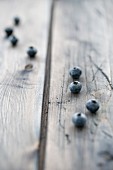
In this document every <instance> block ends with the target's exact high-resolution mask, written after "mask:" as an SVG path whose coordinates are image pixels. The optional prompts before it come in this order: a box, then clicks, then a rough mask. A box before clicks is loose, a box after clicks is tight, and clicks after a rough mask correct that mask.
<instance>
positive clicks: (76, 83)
mask: <svg viewBox="0 0 113 170" xmlns="http://www.w3.org/2000/svg"><path fill="white" fill-rule="evenodd" d="M81 88H82V84H81V83H80V82H79V81H74V82H72V83H71V84H70V85H69V89H70V91H71V92H72V93H79V92H80V91H81Z"/></svg>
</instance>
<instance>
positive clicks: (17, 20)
mask: <svg viewBox="0 0 113 170" xmlns="http://www.w3.org/2000/svg"><path fill="white" fill-rule="evenodd" d="M19 24H20V18H19V17H14V25H15V26H18V25H19Z"/></svg>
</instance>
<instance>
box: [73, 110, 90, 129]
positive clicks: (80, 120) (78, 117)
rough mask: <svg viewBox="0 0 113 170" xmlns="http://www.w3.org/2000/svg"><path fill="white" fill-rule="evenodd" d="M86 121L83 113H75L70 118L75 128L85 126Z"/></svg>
mask: <svg viewBox="0 0 113 170" xmlns="http://www.w3.org/2000/svg"><path fill="white" fill-rule="evenodd" d="M86 121H87V117H86V115H85V114H84V113H75V114H74V115H73V116H72V122H73V123H74V125H75V126H77V127H83V126H85V124H86Z"/></svg>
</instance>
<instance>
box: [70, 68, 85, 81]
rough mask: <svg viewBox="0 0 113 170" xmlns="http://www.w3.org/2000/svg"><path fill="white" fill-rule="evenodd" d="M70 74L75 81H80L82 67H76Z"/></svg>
mask: <svg viewBox="0 0 113 170" xmlns="http://www.w3.org/2000/svg"><path fill="white" fill-rule="evenodd" d="M69 74H70V75H71V77H72V78H73V79H79V77H80V76H81V74H82V70H81V68H80V67H78V66H77V67H74V68H72V69H70V70H69Z"/></svg>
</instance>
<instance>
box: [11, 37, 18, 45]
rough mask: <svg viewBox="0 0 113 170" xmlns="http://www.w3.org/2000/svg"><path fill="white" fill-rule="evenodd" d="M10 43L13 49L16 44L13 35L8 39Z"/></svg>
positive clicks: (16, 40)
mask: <svg viewBox="0 0 113 170" xmlns="http://www.w3.org/2000/svg"><path fill="white" fill-rule="evenodd" d="M10 42H11V44H12V46H13V47H14V46H16V45H17V43H18V38H17V37H15V36H14V35H13V36H11V37H10Z"/></svg>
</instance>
